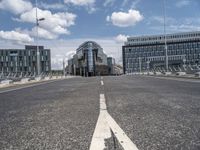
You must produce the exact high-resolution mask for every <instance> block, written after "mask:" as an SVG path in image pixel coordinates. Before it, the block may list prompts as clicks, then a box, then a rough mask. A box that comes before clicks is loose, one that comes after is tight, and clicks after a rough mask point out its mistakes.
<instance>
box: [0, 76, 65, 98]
mask: <svg viewBox="0 0 200 150" xmlns="http://www.w3.org/2000/svg"><path fill="white" fill-rule="evenodd" d="M62 80H64V79H62ZM56 81H60V80H53V81H49V82H42V83H38V84H34V85H27V86H23V87H19V88H14V89H9V90H3V91H0V94H2V93H7V92H12V91H17V90H21V89H25V88H30V87H34V86H39V85H43V84H49V83H52V82H56Z"/></svg>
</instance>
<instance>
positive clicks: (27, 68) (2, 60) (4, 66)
mask: <svg viewBox="0 0 200 150" xmlns="http://www.w3.org/2000/svg"><path fill="white" fill-rule="evenodd" d="M39 51H40V69H41V73H43V74H47V73H50V71H51V53H50V50H49V49H44V47H43V46H39ZM0 73H1V76H2V75H3V76H8V75H12V76H13V75H14V76H22V75H36V73H37V47H36V46H30V45H26V46H25V49H0Z"/></svg>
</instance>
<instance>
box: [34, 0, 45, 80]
mask: <svg viewBox="0 0 200 150" xmlns="http://www.w3.org/2000/svg"><path fill="white" fill-rule="evenodd" d="M35 6H36V12H35V13H36V32H37V35H36V48H37V75H38V76H39V75H40V74H41V69H40V50H39V46H38V27H39V22H40V21H43V20H45V18H38V12H37V9H38V8H37V7H38V6H37V0H35Z"/></svg>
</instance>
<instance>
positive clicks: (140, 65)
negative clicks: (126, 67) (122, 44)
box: [139, 57, 142, 73]
mask: <svg viewBox="0 0 200 150" xmlns="http://www.w3.org/2000/svg"><path fill="white" fill-rule="evenodd" d="M139 69H140V73H141V72H142V62H141V57H139Z"/></svg>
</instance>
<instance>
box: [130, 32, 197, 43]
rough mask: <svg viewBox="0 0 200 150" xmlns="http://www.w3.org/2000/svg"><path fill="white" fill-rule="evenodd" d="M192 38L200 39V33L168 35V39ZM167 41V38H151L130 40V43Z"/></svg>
mask: <svg viewBox="0 0 200 150" xmlns="http://www.w3.org/2000/svg"><path fill="white" fill-rule="evenodd" d="M191 37H200V33H189V34H174V35H167V36H166V38H167V39H177V38H191ZM162 39H165V36H164V35H162V36H151V37H135V38H129V39H128V41H132V42H139V41H154V40H162Z"/></svg>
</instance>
